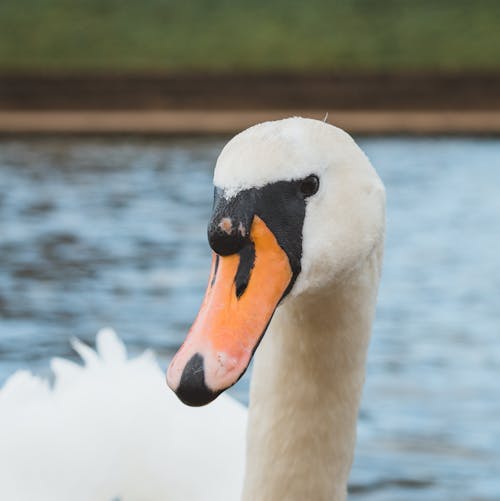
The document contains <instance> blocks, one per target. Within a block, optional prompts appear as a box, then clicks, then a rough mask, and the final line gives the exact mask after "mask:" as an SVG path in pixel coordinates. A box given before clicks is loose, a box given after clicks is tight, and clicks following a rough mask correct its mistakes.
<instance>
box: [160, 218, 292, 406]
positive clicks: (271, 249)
mask: <svg viewBox="0 0 500 501" xmlns="http://www.w3.org/2000/svg"><path fill="white" fill-rule="evenodd" d="M250 241H251V243H253V246H254V249H255V258H254V261H253V266H251V264H250V267H249V275H248V277H247V281H246V282H245V287H244V289H243V290H241V288H238V289H237V274H238V270H239V268H240V266H241V265H242V263H241V261H242V260H243V259H246V258H244V257H243V253H242V252H240V253H238V254H232V255H229V256H219V255H217V254H215V253H214V254H213V259H212V270H211V273H210V279H209V281H208V287H207V291H206V293H205V298H204V299H203V303H202V305H201V308H200V311H199V313H198V316H197V317H196V320H195V322H194V324H193V325H192V327H191V329H190V331H189V333H188V335H187V338H186V340H185V342H184V344H183V345H182V346H181V348H180V349H179V351H178V352H177V354H176V355H175V357H174V359H173V360H172V362H171V364H170V367H169V368H168V372H167V383H168V385H169V386H170V388H172V390H174V391H175V392H176V394H177V395H178V397H179V398H180V399H181V400H182V401H183V402H184V403H186V404H188V405H204V404H207V403H209V402H210V401H212V400H213V399H214V398H216V397H217V395H219V394H220V393H221V392H222V391H224V390H225V389H227V388H229V387H230V386H232V385H233V384H234V383H236V381H238V379H239V378H240V377H241V376H242V375H243V373H244V372H245V370H246V368H247V367H248V364H249V363H250V360H251V358H252V355H253V353H254V351H255V349H256V348H257V346H258V344H259V341H260V339H261V338H262V336H263V334H264V332H265V330H266V328H267V326H268V324H269V322H270V321H271V318H272V316H273V313H274V310H275V309H276V307H277V305H278V303H279V301H280V300H281V298H282V297H283V295H284V293H285V291H286V290H287V287H288V286H289V284H290V282H291V279H292V269H291V267H290V262H289V259H288V256H287V254H286V253H285V251H284V250H283V249H282V248H281V247H280V246H279V244H278V242H277V240H276V237H275V236H274V235H273V233H272V232H271V230H270V229H269V228H268V227H267V225H266V224H265V223H264V221H263V220H262V219H260V218H259V217H258V216H254V218H253V223H252V226H251V231H250Z"/></svg>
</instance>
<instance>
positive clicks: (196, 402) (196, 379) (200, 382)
mask: <svg viewBox="0 0 500 501" xmlns="http://www.w3.org/2000/svg"><path fill="white" fill-rule="evenodd" d="M219 393H220V392H219ZM219 393H217V392H213V391H212V390H211V389H210V388H208V387H207V385H206V384H205V369H204V363H203V357H202V356H201V355H200V354H199V353H196V354H194V355H193V356H192V357H191V358H190V359H189V361H188V363H187V364H186V366H185V367H184V370H183V371H182V376H181V382H180V383H179V386H178V388H177V390H176V391H175V394H176V395H177V396H178V397H179V398H180V400H181V401H182V402H184V403H185V404H186V405H191V406H193V407H200V406H202V405H206V404H208V403H210V402H211V401H212V400H214V399H215V398H216V397H217V396H218V395H219Z"/></svg>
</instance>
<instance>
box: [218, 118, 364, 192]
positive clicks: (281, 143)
mask: <svg viewBox="0 0 500 501" xmlns="http://www.w3.org/2000/svg"><path fill="white" fill-rule="evenodd" d="M353 147H354V142H353V140H352V139H351V137H350V136H349V135H348V134H347V133H345V132H344V131H342V130H341V129H338V128H337V127H334V126H332V125H329V124H326V123H324V122H321V121H319V120H313V119H307V118H287V119H284V120H278V121H274V122H264V123H261V124H258V125H255V126H253V127H250V128H249V129H247V130H245V131H243V132H241V133H240V134H238V135H237V136H235V137H234V138H233V139H232V140H231V141H229V142H228V143H227V144H226V146H225V147H224V149H223V150H222V152H221V154H220V155H219V158H218V159H217V164H216V166H215V172H214V184H215V186H217V187H219V188H222V189H223V190H224V192H225V195H226V196H227V197H232V196H234V195H235V194H236V193H238V192H239V191H241V190H245V189H249V188H260V187H262V186H265V185H266V184H270V183H273V182H276V181H289V180H292V179H301V178H303V177H306V176H308V175H309V174H321V173H322V172H323V171H324V170H325V169H326V168H327V167H328V165H329V164H331V163H332V162H334V161H335V159H336V158H338V157H341V156H343V155H345V153H346V151H349V150H350V149H352V148H353Z"/></svg>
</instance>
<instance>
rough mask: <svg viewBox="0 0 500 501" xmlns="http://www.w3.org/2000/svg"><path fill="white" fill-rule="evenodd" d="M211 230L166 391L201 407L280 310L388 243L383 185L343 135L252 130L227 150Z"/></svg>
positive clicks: (323, 127)
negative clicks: (202, 286)
mask: <svg viewBox="0 0 500 501" xmlns="http://www.w3.org/2000/svg"><path fill="white" fill-rule="evenodd" d="M214 185H215V195H214V205H213V211H212V216H211V219H210V222H209V224H208V240H209V243H210V246H211V248H212V250H213V258H212V270H211V273H210V278H209V282H208V287H207V292H206V295H205V298H204V300H203V304H202V306H201V309H200V312H199V313H198V316H197V318H196V320H195V322H194V324H193V326H192V327H191V329H190V331H189V333H188V336H187V338H186V340H185V342H184V344H183V345H182V347H181V348H180V349H179V351H178V353H177V354H176V356H175V357H174V359H173V360H172V363H171V364H170V367H169V369H168V373H167V383H168V385H169V386H170V388H172V389H173V390H174V391H175V392H176V394H177V395H178V396H179V398H180V399H181V400H182V401H183V402H184V403H186V404H188V405H204V404H206V403H209V402H210V401H211V400H213V399H214V398H216V397H217V396H218V395H219V394H220V393H221V392H222V391H224V390H225V389H227V388H228V387H230V386H232V385H233V384H234V383H235V382H236V381H238V379H239V378H240V377H241V376H242V374H243V373H244V372H245V370H246V368H247V366H248V364H249V363H250V360H251V358H252V355H253V353H254V351H255V349H256V348H257V346H258V344H259V341H260V339H261V338H262V336H263V335H264V333H265V331H266V329H267V326H268V325H269V322H270V321H271V319H272V316H273V313H274V311H275V310H276V308H277V307H279V306H280V305H281V304H283V303H284V302H286V301H287V298H289V297H293V296H295V297H300V296H301V295H303V294H308V293H319V294H321V292H322V291H325V290H326V289H327V288H329V287H331V286H332V285H333V284H334V283H335V281H336V280H338V279H339V277H341V276H342V275H343V274H345V273H347V272H349V271H350V270H352V269H354V268H355V267H356V266H358V265H359V263H361V262H363V261H364V260H365V259H366V258H367V257H368V256H369V255H370V254H371V253H372V252H373V250H374V249H375V248H376V247H377V245H378V244H380V243H381V242H382V240H383V235H384V227H385V195H384V187H383V185H382V182H381V181H380V179H379V177H378V176H377V174H376V172H375V170H374V169H373V167H372V166H371V164H370V162H369V160H368V159H367V157H366V156H365V155H364V153H363V152H362V151H361V149H360V148H359V147H358V146H357V145H356V143H355V142H354V140H353V139H352V138H351V137H350V136H349V135H348V134H347V133H346V132H344V131H342V130H341V129H338V128H337V127H334V126H332V125H329V124H326V123H324V122H321V121H318V120H312V119H304V118H288V119H285V120H279V121H275V122H266V123H262V124H259V125H255V126H253V127H251V128H249V129H247V130H245V131H244V132H242V133H240V134H238V135H237V136H235V137H234V138H233V139H232V140H231V141H229V143H227V145H226V146H225V147H224V149H223V150H222V152H221V154H220V156H219V158H218V160H217V164H216V167H215V173H214Z"/></svg>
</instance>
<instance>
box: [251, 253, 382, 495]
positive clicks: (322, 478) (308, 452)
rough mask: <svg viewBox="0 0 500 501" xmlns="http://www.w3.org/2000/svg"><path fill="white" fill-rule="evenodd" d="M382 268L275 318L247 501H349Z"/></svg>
mask: <svg viewBox="0 0 500 501" xmlns="http://www.w3.org/2000/svg"><path fill="white" fill-rule="evenodd" d="M380 264H381V252H380V253H379V252H374V253H373V254H372V255H371V256H370V257H369V258H368V259H367V261H366V263H364V264H363V266H361V267H360V268H359V269H358V270H355V271H354V272H352V273H351V274H350V275H349V277H347V278H344V279H343V280H342V281H341V282H339V283H336V284H335V285H333V286H332V287H331V288H329V289H328V290H327V291H326V290H322V291H321V292H320V293H317V294H302V295H300V296H298V297H295V298H290V299H289V300H287V301H286V303H285V304H284V305H282V306H281V307H280V308H278V310H277V311H276V314H275V316H274V318H273V320H272V322H271V325H270V326H269V329H268V332H267V333H266V335H265V336H264V339H263V341H262V343H261V346H260V347H259V349H258V350H257V353H256V356H255V365H254V369H253V377H252V383H251V390H250V408H249V422H248V432H247V467H246V475H245V484H244V492H243V499H244V500H245V501H250V500H252V501H255V500H259V501H275V500H276V499H287V500H292V501H293V500H304V499H314V500H317V501H322V500H325V501H326V500H330V501H331V500H335V501H343V500H345V498H346V495H347V481H348V477H349V472H350V469H351V464H352V460H353V454H354V446H355V439H356V420H357V414H358V408H359V401H360V398H361V392H362V387H363V382H364V373H365V359H366V351H367V347H368V342H369V337H370V331H371V325H372V320H373V314H374V308H375V300H376V293H377V288H378V282H379V277H380Z"/></svg>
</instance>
